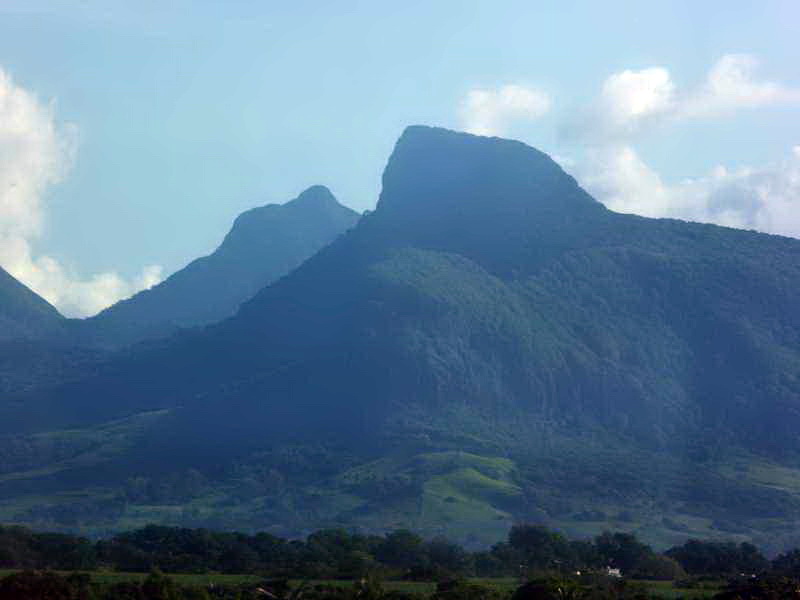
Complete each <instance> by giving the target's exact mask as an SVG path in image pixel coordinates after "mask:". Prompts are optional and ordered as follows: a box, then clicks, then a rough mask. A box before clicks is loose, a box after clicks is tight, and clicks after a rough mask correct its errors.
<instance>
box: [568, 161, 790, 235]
mask: <svg viewBox="0 0 800 600" xmlns="http://www.w3.org/2000/svg"><path fill="white" fill-rule="evenodd" d="M577 174H578V177H579V179H580V181H581V183H582V184H583V185H584V187H586V189H587V190H588V191H589V192H590V193H592V194H593V195H594V196H595V197H596V198H597V199H598V200H600V201H601V202H603V203H604V204H606V206H608V207H609V208H611V209H612V210H616V211H618V212H626V213H635V214H638V215H644V216H649V217H674V218H680V219H687V220H692V221H702V222H707V223H716V224H718V225H726V226H729V227H738V228H743V229H756V230H758V231H763V232H767V233H777V234H781V235H787V236H793V237H800V146H796V147H794V148H792V150H791V152H790V153H789V154H788V156H787V157H786V158H785V159H784V160H783V161H781V162H779V163H777V164H773V165H768V166H766V167H760V168H752V167H747V168H741V169H736V170H728V169H726V168H725V167H722V166H718V167H716V168H714V169H712V170H711V172H709V173H708V174H707V175H706V176H704V177H698V178H692V179H686V180H683V181H680V182H677V183H674V184H667V183H665V182H664V181H663V179H662V178H661V177H660V176H659V174H658V173H656V172H655V171H654V170H653V169H652V168H650V167H649V166H648V165H647V164H645V163H644V161H642V159H641V158H640V157H639V156H638V154H637V153H636V151H635V150H634V149H633V148H632V147H630V146H626V145H619V146H606V147H603V148H596V149H593V150H591V151H590V153H589V156H588V159H587V160H586V161H585V162H584V163H583V164H582V165H581V166H580V168H579V169H578V172H577Z"/></svg>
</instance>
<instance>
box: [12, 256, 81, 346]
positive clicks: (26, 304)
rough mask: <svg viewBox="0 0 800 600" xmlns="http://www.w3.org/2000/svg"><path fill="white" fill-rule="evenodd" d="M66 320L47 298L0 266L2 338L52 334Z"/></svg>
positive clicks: (36, 336) (35, 336)
mask: <svg viewBox="0 0 800 600" xmlns="http://www.w3.org/2000/svg"><path fill="white" fill-rule="evenodd" d="M65 321H66V319H65V318H64V317H63V316H61V314H60V313H59V312H58V311H57V310H56V309H55V307H53V306H52V305H51V304H50V303H48V302H47V300H45V299H44V298H42V297H41V296H39V295H38V294H36V293H35V292H33V291H32V290H30V289H29V288H27V287H26V286H25V285H24V284H22V283H20V282H19V281H18V280H16V279H15V278H14V277H12V276H11V275H10V274H9V273H8V272H7V271H5V270H3V269H2V268H0V342H2V341H5V340H9V339H14V338H39V337H43V336H47V335H51V334H53V332H55V331H58V330H59V329H60V328H61V327H63V325H64V322H65Z"/></svg>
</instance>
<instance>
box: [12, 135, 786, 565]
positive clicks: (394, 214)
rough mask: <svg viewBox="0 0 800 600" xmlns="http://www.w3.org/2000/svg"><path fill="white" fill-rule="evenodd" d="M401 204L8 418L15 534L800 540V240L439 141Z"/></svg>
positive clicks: (407, 168)
mask: <svg viewBox="0 0 800 600" xmlns="http://www.w3.org/2000/svg"><path fill="white" fill-rule="evenodd" d="M383 184H384V185H383V190H382V193H381V197H380V200H379V202H378V205H377V208H376V210H375V211H374V212H372V213H371V214H369V215H367V216H365V217H364V218H362V219H361V220H360V221H359V223H358V225H356V226H355V227H353V228H352V229H351V230H350V231H348V232H347V233H346V234H345V235H343V236H341V237H339V238H337V239H336V240H335V241H334V242H333V243H332V244H330V245H328V246H326V247H325V248H324V249H322V250H321V251H320V252H318V253H317V254H315V255H314V256H313V257H311V258H310V259H309V260H307V261H306V262H304V263H303V264H302V265H301V266H300V267H299V268H297V269H295V270H294V271H292V272H291V273H289V274H288V275H287V276H285V277H283V278H281V279H280V280H279V281H277V282H275V283H274V284H272V285H269V286H267V287H265V288H263V289H262V290H260V291H259V292H258V293H257V294H256V295H255V296H254V297H253V298H252V299H251V300H250V301H248V302H247V303H245V304H244V305H243V306H242V308H241V310H240V311H239V312H238V313H237V315H236V316H234V317H233V318H231V319H227V320H225V321H222V322H221V323H218V324H216V325H213V326H210V327H207V328H205V329H202V330H197V331H187V332H183V333H181V334H180V335H177V336H174V337H172V338H170V339H168V340H163V341H160V342H156V343H150V344H147V345H143V346H137V347H134V348H131V349H128V350H127V351H125V352H123V353H121V354H120V355H119V356H115V357H114V358H113V359H112V360H109V361H108V363H106V364H104V365H102V368H97V369H96V370H95V371H92V372H89V373H86V376H85V377H83V378H81V379H79V380H71V381H69V382H67V383H61V384H60V385H57V386H54V387H51V388H47V389H39V390H35V391H32V392H30V393H25V394H23V395H20V396H17V397H15V398H12V400H13V402H8V403H6V404H4V405H3V406H0V432H4V433H5V434H6V435H3V436H0V456H3V457H6V456H7V457H10V458H8V459H7V460H6V463H7V464H4V465H2V467H3V474H2V475H0V476H2V477H3V480H2V487H1V488H0V518H3V519H4V521H7V522H16V523H24V524H30V525H35V526H37V527H48V528H57V527H60V528H75V529H81V530H83V531H91V532H98V531H109V530H117V531H119V530H122V529H131V528H135V527H138V526H141V525H142V524H144V523H147V522H150V521H159V522H162V523H168V524H185V525H191V526H194V527H197V526H205V527H213V528H225V529H229V528H230V529H236V528H238V529H248V530H255V529H257V528H259V527H264V526H265V524H266V525H269V526H270V527H272V526H274V527H275V528H276V529H274V530H273V531H274V532H275V533H278V534H280V535H285V536H294V535H297V534H299V533H302V532H303V531H304V530H306V528H308V527H313V528H323V527H324V528H331V527H333V528H337V527H345V528H349V527H353V526H357V527H359V528H363V529H364V530H367V531H385V530H387V529H393V528H408V529H413V530H417V531H420V532H423V533H424V535H426V536H428V537H433V536H435V535H437V534H445V535H447V537H448V538H449V539H455V540H458V541H459V542H460V543H463V544H464V545H465V546H469V547H470V548H475V547H478V546H480V545H481V544H484V543H487V542H490V541H491V540H494V539H497V538H498V536H499V535H500V533H501V532H504V531H506V530H507V529H508V527H509V526H510V524H511V523H513V522H518V521H523V520H528V521H536V522H541V523H545V524H547V525H549V526H551V527H554V528H556V527H557V528H559V529H562V530H565V531H568V532H569V533H570V534H576V533H583V534H588V535H596V534H599V533H600V532H601V531H603V530H604V529H615V530H622V529H625V530H628V531H637V532H641V536H642V538H643V539H646V541H647V542H648V543H651V544H657V545H658V546H659V547H661V548H665V547H669V546H671V545H674V544H675V543H676V542H677V541H678V540H683V539H686V538H687V537H692V536H693V537H709V538H710V537H717V538H719V537H727V536H732V535H738V536H741V538H740V539H751V540H755V541H757V542H758V543H759V544H762V545H765V544H770V545H771V546H770V551H773V550H780V549H782V548H783V549H785V548H790V547H793V546H796V545H797V541H798V535H800V530H798V529H797V525H796V524H797V523H798V522H800V470H798V469H797V464H798V463H797V460H796V457H797V455H798V452H800V445H798V439H800V438H798V436H797V435H796V432H797V431H798V430H799V429H800V410H798V406H800V379H798V377H797V374H798V373H800V311H798V305H797V293H796V292H797V289H798V288H800V242H798V241H797V240H791V239H786V238H780V237H776V236H767V235H761V234H757V233H754V232H747V231H736V230H731V229H726V228H722V227H715V226H710V225H700V224H695V223H684V222H679V221H672V220H652V219H644V218H639V217H635V216H632V215H621V214H615V213H612V212H611V211H608V210H606V209H605V208H604V207H603V206H602V205H601V204H599V203H598V202H596V201H595V200H594V199H592V198H591V197H590V196H589V195H588V194H586V193H585V192H584V191H583V190H582V189H581V188H580V187H579V186H578V185H577V184H576V182H575V181H574V179H572V178H571V177H570V176H569V175H567V174H566V173H564V172H563V171H562V170H561V169H560V168H559V167H558V165H556V164H555V163H554V162H553V161H552V160H550V159H549V158H548V157H547V156H545V155H543V154H542V153H540V152H538V151H536V150H534V149H532V148H529V147H526V146H524V145H523V144H520V143H517V142H511V141H508V140H499V139H488V138H481V137H476V136H469V135H466V134H458V133H454V132H448V131H444V130H438V129H431V128H424V127H412V128H409V130H407V131H406V132H405V133H404V135H403V136H402V137H401V139H400V140H399V141H398V143H397V146H396V148H395V150H394V152H393V154H392V156H391V158H390V160H389V163H388V165H387V168H386V171H385V173H384V180H383ZM5 448H13V449H14V452H5V451H4V450H5ZM43 497H45V498H46V501H44V502H43V501H42V498H43Z"/></svg>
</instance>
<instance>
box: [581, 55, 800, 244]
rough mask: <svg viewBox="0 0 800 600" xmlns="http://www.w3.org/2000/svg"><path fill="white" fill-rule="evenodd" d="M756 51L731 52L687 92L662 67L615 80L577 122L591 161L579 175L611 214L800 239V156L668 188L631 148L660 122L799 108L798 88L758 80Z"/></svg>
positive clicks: (715, 172)
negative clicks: (752, 53) (789, 106)
mask: <svg viewBox="0 0 800 600" xmlns="http://www.w3.org/2000/svg"><path fill="white" fill-rule="evenodd" d="M757 66H758V62H757V61H756V59H755V58H754V57H752V56H750V55H746V54H727V55H725V56H723V57H722V58H721V59H720V60H719V61H717V62H716V63H715V64H714V65H713V66H712V67H711V69H710V70H709V71H708V74H707V76H706V77H705V78H704V80H703V82H702V83H701V84H700V85H698V86H697V87H695V88H692V89H688V90H680V89H678V87H677V86H676V85H675V83H674V82H673V80H672V77H671V75H670V73H669V71H667V70H666V69H664V68H661V67H651V68H647V69H642V70H638V71H632V70H626V71H621V72H619V73H615V74H613V75H611V76H610V77H608V78H607V79H606V81H605V82H604V84H603V87H602V89H601V91H600V95H599V98H598V100H597V101H596V102H595V103H594V105H593V106H592V108H591V109H590V110H589V111H588V112H586V113H584V114H583V115H582V117H581V118H580V119H578V120H576V121H574V122H573V123H572V127H571V129H570V133H572V134H573V136H574V137H576V138H577V139H578V140H579V141H580V142H581V143H582V146H583V147H584V149H585V150H586V152H585V155H586V156H585V159H584V160H582V161H580V162H579V163H577V165H576V167H575V171H576V175H577V176H578V179H579V180H580V181H581V182H582V184H583V185H584V186H585V187H586V188H587V190H588V191H589V192H590V193H592V194H593V195H594V196H595V197H596V198H597V199H598V200H600V201H601V202H603V203H605V204H606V205H607V206H608V207H609V208H611V209H612V210H616V211H619V212H626V213H635V214H639V215H643V216H648V217H674V218H679V219H686V220H692V221H702V222H708V223H717V224H719V225H726V226H730V227H739V228H745V229H756V230H759V231H764V232H767V233H777V234H782V235H789V236H794V237H800V150H798V149H797V148H795V149H793V151H792V152H791V153H790V155H789V156H787V157H786V158H785V159H784V160H783V161H781V162H780V163H778V164H772V165H767V166H763V167H759V168H754V167H747V168H740V169H736V170H729V169H726V168H724V167H722V166H718V167H715V168H713V169H711V170H710V172H709V173H708V174H707V175H706V176H704V177H695V178H691V179H685V180H683V181H679V182H675V183H668V182H666V181H665V180H664V179H663V178H662V177H661V176H660V174H659V173H658V172H656V171H655V170H654V169H652V168H651V167H650V166H649V165H647V164H646V163H645V162H644V161H643V160H642V158H641V157H640V156H639V154H638V153H637V152H636V150H635V148H634V147H633V145H632V142H633V140H634V139H635V138H636V135H637V134H638V133H640V132H642V131H645V130H647V129H649V128H651V127H653V126H655V125H659V124H665V123H668V122H675V121H679V120H687V119H700V118H709V117H721V116H728V115H730V114H732V113H734V112H735V111H737V110H742V109H753V108H759V107H765V106H771V105H778V104H798V105H800V89H797V88H793V87H791V86H788V85H785V84H782V83H779V82H775V81H769V80H766V79H759V78H758V77H757V76H756V68H757Z"/></svg>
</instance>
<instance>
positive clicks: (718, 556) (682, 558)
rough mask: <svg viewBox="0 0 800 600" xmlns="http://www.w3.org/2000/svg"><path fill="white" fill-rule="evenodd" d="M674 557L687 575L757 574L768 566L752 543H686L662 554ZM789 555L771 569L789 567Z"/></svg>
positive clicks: (693, 541)
mask: <svg viewBox="0 0 800 600" xmlns="http://www.w3.org/2000/svg"><path fill="white" fill-rule="evenodd" d="M665 554H666V556H669V557H670V558H674V559H675V560H676V561H678V563H680V565H681V566H682V567H683V568H684V569H685V570H686V572H687V573H689V574H691V575H729V574H732V573H734V574H738V573H745V574H747V575H750V574H757V573H761V572H762V571H764V570H766V569H767V568H768V567H769V562H768V561H767V559H766V558H764V555H763V554H761V552H760V551H759V550H758V548H756V547H755V546H754V545H753V544H749V543H747V542H742V543H741V544H735V543H733V542H705V541H701V540H688V541H687V542H686V543H685V544H683V545H681V546H675V547H674V548H670V549H669V550H667V551H666V552H665ZM790 556H791V555H784V560H779V561H778V562H777V563H776V564H774V565H773V566H777V565H781V566H785V567H786V566H789V563H790Z"/></svg>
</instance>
